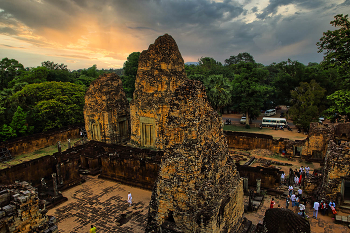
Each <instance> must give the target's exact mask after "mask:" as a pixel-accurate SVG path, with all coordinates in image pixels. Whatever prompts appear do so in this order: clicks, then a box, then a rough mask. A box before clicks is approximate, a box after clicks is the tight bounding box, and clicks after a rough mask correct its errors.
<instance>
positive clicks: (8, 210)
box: [2, 205, 15, 216]
mask: <svg viewBox="0 0 350 233" xmlns="http://www.w3.org/2000/svg"><path fill="white" fill-rule="evenodd" d="M2 210H3V211H5V213H6V216H12V214H13V213H14V212H15V206H14V205H6V206H4V207H2Z"/></svg>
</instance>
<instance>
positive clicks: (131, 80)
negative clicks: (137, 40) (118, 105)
mask: <svg viewBox="0 0 350 233" xmlns="http://www.w3.org/2000/svg"><path fill="white" fill-rule="evenodd" d="M140 55H141V53H140V52H133V53H131V54H130V55H129V56H128V58H127V60H126V62H125V63H124V67H123V69H124V75H123V76H122V82H123V88H124V91H125V94H126V97H128V98H132V97H133V93H134V91H135V80H136V74H137V69H138V66H139V58H140Z"/></svg>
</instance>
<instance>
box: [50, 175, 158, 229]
mask: <svg viewBox="0 0 350 233" xmlns="http://www.w3.org/2000/svg"><path fill="white" fill-rule="evenodd" d="M128 191H130V192H131V194H132V197H133V204H132V206H131V207H129V205H128V203H127V195H128ZM62 194H63V196H65V197H67V198H68V201H67V202H65V203H63V204H61V205H59V206H57V207H55V208H53V209H51V210H49V212H48V214H49V215H53V216H55V217H56V218H57V223H56V224H57V226H58V229H59V231H60V232H61V233H65V232H89V229H90V225H91V224H92V225H94V226H96V228H97V232H105V233H107V232H120V233H131V232H135V233H138V232H144V231H145V227H146V224H147V221H146V220H147V214H148V205H149V202H150V200H151V194H152V193H151V192H150V191H146V190H143V189H138V188H133V187H130V186H126V185H122V184H120V183H116V182H113V181H108V180H103V179H98V178H97V176H88V177H87V179H86V182H85V183H84V184H82V185H79V186H76V187H73V188H71V189H69V190H66V191H64V192H62Z"/></svg>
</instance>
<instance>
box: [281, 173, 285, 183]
mask: <svg viewBox="0 0 350 233" xmlns="http://www.w3.org/2000/svg"><path fill="white" fill-rule="evenodd" d="M284 177H285V175H284V172H282V174H281V184H284Z"/></svg>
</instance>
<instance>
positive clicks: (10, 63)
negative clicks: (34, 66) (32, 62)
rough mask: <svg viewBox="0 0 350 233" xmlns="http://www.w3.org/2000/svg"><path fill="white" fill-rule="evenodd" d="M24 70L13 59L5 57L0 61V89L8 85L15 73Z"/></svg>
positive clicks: (17, 73)
mask: <svg viewBox="0 0 350 233" xmlns="http://www.w3.org/2000/svg"><path fill="white" fill-rule="evenodd" d="M22 71H24V67H23V65H22V64H21V63H19V62H18V61H17V60H15V59H8V58H7V57H5V58H4V59H2V60H1V62H0V91H1V90H3V89H5V88H7V87H8V83H9V82H11V81H12V80H13V79H14V78H15V77H16V76H17V75H19V74H20V73H21V72H22Z"/></svg>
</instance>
